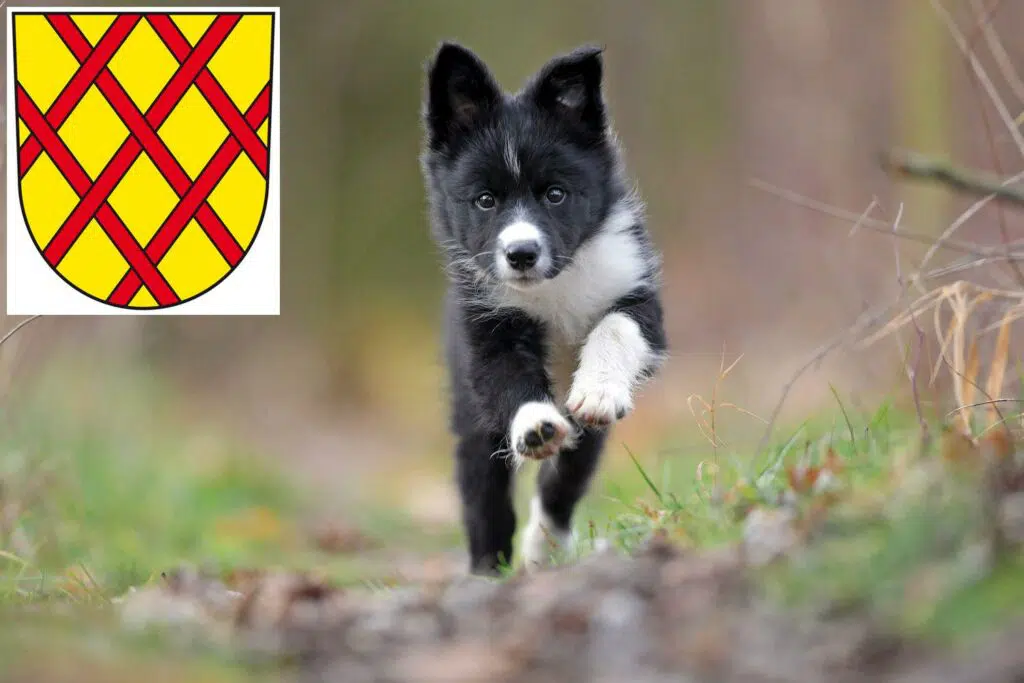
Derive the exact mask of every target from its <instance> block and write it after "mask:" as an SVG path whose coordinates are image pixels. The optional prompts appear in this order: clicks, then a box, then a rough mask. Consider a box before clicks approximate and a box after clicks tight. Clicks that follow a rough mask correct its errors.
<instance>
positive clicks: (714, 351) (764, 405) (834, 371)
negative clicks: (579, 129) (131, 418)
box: [2, 0, 1024, 520]
mask: <svg viewBox="0 0 1024 683" xmlns="http://www.w3.org/2000/svg"><path fill="white" fill-rule="evenodd" d="M9 4H11V5H19V6H21V5H30V4H32V3H26V2H11V3H9ZM73 4H74V3H73ZM151 4H152V5H155V6H160V5H161V4H164V3H158V2H152V3H151ZM183 4H184V5H190V4H195V3H182V2H175V3H174V6H182V5H183ZM945 4H946V5H947V6H948V9H949V10H950V12H951V13H952V14H953V15H954V17H955V19H956V20H957V22H958V24H959V26H960V27H961V30H962V31H963V32H964V33H965V35H966V38H967V40H968V41H971V44H972V45H975V46H981V45H983V43H982V42H981V41H982V37H981V36H982V34H981V31H980V30H979V29H978V28H977V27H978V17H980V16H983V15H986V13H987V14H988V15H989V16H991V17H992V21H993V22H995V23H996V24H997V25H998V26H1002V27H1013V26H1016V27H1019V26H1024V2H1019V1H1018V0H1006V1H1005V2H993V0H986V1H985V2H984V3H983V2H981V0H977V1H975V0H946V3H945ZM90 6H95V5H94V4H90ZM1000 34H1001V38H1002V40H1003V45H1004V47H1005V49H1006V50H1007V53H1008V54H1007V55H1006V58H1007V59H1009V60H1010V62H1011V63H1014V64H1017V65H1020V64H1021V63H1022V62H1024V32H1021V31H1009V30H1002V31H1000ZM442 39H455V40H458V41H460V42H462V43H464V44H466V45H467V46H469V47H470V48H472V49H474V50H476V51H477V52H478V53H479V54H480V55H481V56H482V58H483V59H484V60H485V61H486V62H487V63H488V64H489V65H490V66H491V68H492V69H493V71H494V72H495V74H496V76H497V77H498V79H499V81H500V82H501V83H502V84H503V85H504V86H505V87H506V88H508V89H518V87H519V86H520V85H521V84H522V82H523V81H524V80H525V79H526V78H527V77H528V76H529V75H530V74H532V73H533V72H534V71H535V70H537V69H538V68H539V67H540V66H541V65H542V64H543V63H544V62H545V61H546V60H547V59H549V58H550V57H552V56H554V55H555V54H557V53H560V52H564V51H567V50H569V49H571V48H573V47H574V46H576V45H578V44H580V43H583V42H596V43H600V44H602V45H604V46H605V48H606V52H605V60H606V85H605V88H606V97H607V100H608V102H609V106H610V109H611V112H612V115H613V117H614V122H615V126H616V128H617V131H618V133H619V135H620V137H621V139H622V141H623V142H624V144H625V146H626V152H627V161H628V163H629V167H630V172H631V174H632V176H633V177H634V178H635V179H636V181H637V182H638V184H639V186H640V188H641V191H642V194H643V196H644V198H645V199H646V201H647V203H648V208H649V216H650V228H651V230H652V232H653V234H654V237H655V239H656V241H657V243H658V244H659V245H660V246H661V247H662V249H663V250H664V255H665V285H666V291H665V303H666V307H667V316H668V329H669V336H670V342H671V351H672V358H671V361H670V363H669V364H668V366H667V367H666V370H665V372H664V373H663V374H662V376H661V377H660V378H659V379H658V380H657V381H656V382H655V383H653V384H652V385H650V386H649V388H648V389H647V390H646V391H645V393H644V394H643V396H642V399H641V401H640V404H639V407H638V410H637V412H636V413H635V414H634V415H633V416H631V417H630V418H629V419H627V420H626V421H625V422H624V423H622V424H621V425H619V427H618V428H617V437H616V441H617V442H622V443H628V444H629V446H630V448H631V449H632V450H633V451H634V452H637V453H654V452H657V451H659V449H665V448H668V447H667V446H666V445H665V444H671V443H684V442H686V441H687V438H688V437H686V436H685V435H687V434H692V433H693V432H694V429H695V422H694V417H693V415H692V413H691V410H690V407H689V405H688V401H687V399H688V397H689V396H691V395H692V394H700V395H702V396H704V397H706V398H709V397H710V395H711V393H712V391H713V390H714V386H715V378H716V376H717V375H718V372H719V368H720V364H721V362H722V358H723V349H724V357H725V362H726V365H728V364H729V363H731V362H732V361H733V360H735V359H736V358H737V357H738V356H739V355H740V354H742V356H743V357H742V360H741V361H740V362H739V364H738V365H737V366H736V368H735V369H734V370H733V371H732V372H731V373H730V375H729V376H728V378H727V380H726V381H725V382H724V383H723V384H722V386H721V387H720V388H719V392H720V393H719V400H727V401H731V402H734V403H735V404H737V405H739V406H741V407H743V408H745V409H747V410H750V411H752V412H754V413H756V414H758V415H761V416H766V415H767V414H768V413H770V412H771V410H772V408H773V406H774V405H775V404H776V402H777V401H778V400H779V396H780V394H781V392H782V391H783V388H784V387H785V385H786V384H787V382H788V381H789V379H790V378H791V377H792V376H793V374H794V372H795V371H796V370H797V369H798V368H799V367H800V366H801V365H803V364H804V363H805V362H806V361H807V359H808V358H810V357H811V355H812V354H813V353H814V351H815V349H816V348H817V347H819V346H820V345H821V344H823V343H825V342H827V341H828V340H829V339H830V338H831V337H832V336H833V335H835V334H836V333H838V332H840V331H841V330H843V329H844V328H846V327H847V326H849V325H850V324H851V323H852V322H853V321H854V320H855V319H856V317H857V316H858V315H859V314H860V313H861V312H862V311H863V310H865V309H866V308H867V307H869V306H871V305H874V304H876V303H878V302H880V301H883V300H885V298H886V297H888V296H891V295H892V294H893V293H894V292H895V291H896V290H897V288H898V284H897V269H896V267H895V260H894V252H893V240H892V238H891V237H889V236H887V235H885V234H882V233H878V232H873V231H871V230H867V229H860V230H857V231H855V232H851V227H852V223H851V221H849V220H841V219H837V218H834V217H830V216H828V215H826V214H825V213H823V212H822V211H820V210H814V209H811V208H808V207H806V206H801V205H800V203H799V202H795V201H792V199H790V200H787V199H785V198H780V197H779V196H777V195H776V194H772V193H770V192H766V191H764V189H763V186H762V189H759V188H758V187H757V186H756V185H755V184H754V183H752V181H759V182H760V183H764V184H768V185H772V186H776V187H778V188H781V189H782V190H785V191H788V192H794V193H798V194H799V195H802V196H804V197H806V198H808V199H809V200H812V201H814V202H820V203H821V204H824V205H829V206H834V207H836V208H837V209H838V210H841V211H845V212H847V213H849V214H851V215H852V216H854V217H856V216H857V215H859V214H861V213H862V212H864V211H865V210H867V209H868V208H869V206H872V205H873V209H872V216H874V217H875V218H876V219H879V220H885V221H891V220H892V219H893V218H894V217H895V216H896V214H897V213H898V211H899V209H900V206H901V203H903V212H902V219H901V221H902V226H903V228H904V229H906V230H912V231H914V232H917V233H921V234H924V235H938V234H940V233H941V232H942V230H944V229H945V227H947V226H948V225H949V223H950V221H951V220H952V219H953V218H954V217H955V216H956V215H957V214H958V213H959V212H960V211H962V210H963V209H964V207H965V206H966V205H967V203H966V202H963V201H961V200H959V199H955V198H952V197H950V195H949V194H948V193H947V192H945V191H943V190H935V189H932V188H930V187H924V186H920V185H907V184H898V183H894V182H893V181H892V180H891V178H890V177H889V176H887V175H886V174H885V173H884V171H883V170H881V168H880V166H879V163H878V155H879V154H880V153H881V152H883V151H884V150H886V149H888V148H890V147H896V146H899V147H908V148H912V149H915V150H918V151H921V152H927V153H932V154H938V155H948V156H950V157H952V158H954V159H956V160H957V161H958V162H959V163H963V164H965V165H971V166H977V167H983V168H987V169H990V170H994V171H1001V172H1006V173H1010V172H1015V171H1016V170H1017V169H1016V168H1014V167H1011V166H1010V165H1009V162H1008V161H1007V160H1008V159H1011V158H1012V156H1011V154H1012V153H1013V152H1014V151H1015V148H1014V147H1013V145H1012V142H1011V140H1010V139H1009V137H1008V136H1007V135H1006V132H1005V129H1004V128H1001V127H999V126H998V125H995V126H993V125H992V123H991V122H993V121H996V119H995V118H994V114H993V112H992V110H991V107H990V105H989V102H988V99H987V98H986V97H985V96H984V93H983V91H982V90H981V89H980V88H979V86H978V84H977V82H976V81H975V80H974V79H973V77H972V76H971V73H970V69H969V67H968V64H967V62H966V61H965V59H964V57H963V56H962V54H961V52H960V50H959V49H958V48H957V46H956V44H955V42H954V41H953V40H952V38H951V36H950V33H949V31H948V29H947V27H946V25H945V24H944V23H943V22H942V20H941V19H940V16H939V15H938V14H937V13H936V11H935V10H934V8H933V7H932V4H931V3H930V2H929V0H856V1H853V0H718V1H715V2H708V1H706V0H645V1H644V2H643V3H635V4H634V3H627V2H622V1H619V2H612V1H602V2H594V1H593V0H559V2H535V1H530V2H517V3H510V2H503V3H499V2H470V1H468V0H421V1H419V2H414V1H412V0H331V1H327V0H294V1H293V2H288V3H284V4H283V6H282V11H281V44H282V55H281V79H282V82H281V83H280V84H279V87H280V88H281V102H282V110H283V111H282V118H281V121H282V140H281V143H282V144H281V149H280V150H279V153H280V155H281V160H282V163H281V173H282V178H281V188H282V216H281V220H282V230H281V234H282V238H281V240H282V264H281V268H282V287H283V291H282V303H281V311H282V315H281V316H280V317H277V318H228V317H224V318H203V317H193V318H190V317H160V318H144V317H138V318H125V317H119V318H114V317H111V318H91V319H86V318H82V319H72V318H68V319H41V320H38V321H35V322H34V323H33V324H32V325H31V326H28V327H26V328H25V329H24V330H23V331H22V332H21V333H20V334H19V335H18V336H17V337H16V338H14V339H13V340H12V341H11V342H9V343H8V344H5V345H4V347H3V349H2V362H3V373H4V374H3V377H2V379H3V382H4V384H3V387H2V389H3V391H4V397H5V399H4V400H5V405H6V406H8V407H10V406H11V405H15V404H17V403H18V402H19V399H20V398H21V397H24V396H26V395H27V394H28V393H30V392H32V391H35V389H36V388H37V387H40V386H43V382H44V380H43V379H42V378H44V377H46V376H56V377H59V382H58V383H57V385H56V386H58V387H59V389H56V390H53V391H52V393H51V394H47V396H48V398H47V399H46V401H50V400H52V401H54V403H53V405H57V403H56V401H58V400H63V401H64V402H63V403H60V405H62V406H65V408H66V410H68V411H71V412H75V411H81V412H82V414H83V415H90V416H93V417H94V418H97V419H102V418H104V417H110V413H112V412H115V406H117V405H119V403H118V402H119V401H121V402H123V401H124V400H125V398H124V397H125V394H123V393H122V392H123V385H122V382H121V380H115V379H114V378H118V377H132V378H136V379H137V378H144V379H143V380H141V381H145V382H154V383H158V384H159V385H160V386H162V387H164V388H165V389H164V390H165V391H166V394H167V397H168V398H167V400H166V406H164V403H161V405H162V406H164V407H163V408H161V410H162V411H165V412H162V413H161V416H162V419H164V418H165V419H166V420H167V421H169V424H171V429H172V433H174V434H177V435H179V436H180V437H181V439H182V441H183V442H187V443H188V444H190V445H189V448H195V449H200V448H201V447H202V443H203V439H204V438H207V435H212V434H216V435H228V436H226V437H221V436H217V437H214V436H210V437H209V438H211V439H214V438H230V439H233V440H241V441H243V442H244V443H246V444H248V445H249V446H250V447H251V449H252V451H253V452H258V453H261V454H266V455H267V456H268V457H271V458H273V459H276V460H278V461H280V462H283V463H285V465H286V466H287V467H286V468H287V470H288V471H289V472H293V473H294V474H296V476H297V477H298V478H299V479H301V480H302V481H304V482H306V483H310V484H316V485H318V486H320V487H322V489H323V490H324V491H327V492H330V494H331V496H332V497H333V498H335V499H337V500H358V499H359V496H367V495H376V492H377V491H378V490H381V489H382V488H383V487H390V488H389V490H391V491H393V492H396V493H397V495H396V500H400V501H401V502H402V504H403V505H405V506H406V507H407V508H408V511H409V512H410V513H412V514H415V515H419V516H421V517H423V518H428V517H429V518H434V519H438V520H452V519H454V514H455V510H456V507H455V505H454V491H453V490H452V489H451V488H450V487H449V478H448V477H449V475H448V471H449V464H448V450H449V447H450V438H449V436H448V434H447V431H446V412H445V404H444V396H445V387H444V376H443V370H442V367H441V364H440V352H439V345H438V343H439V334H438V332H439V328H438V319H439V302H440V298H441V293H442V291H443V287H444V280H443V275H442V271H441V269H440V267H439V260H438V258H437V254H436V252H435V250H434V247H433V245H432V244H431V242H430V239H429V235H428V226H427V222H426V212H425V200H424V192H423V188H422V181H421V178H420V171H419V164H418V154H419V145H420V123H419V112H420V97H421V89H422V79H423V75H424V64H425V62H426V60H427V59H428V58H429V56H430V55H431V53H432V51H433V50H434V49H435V48H436V46H437V44H438V43H439V41H441V40H442ZM978 52H979V59H980V60H981V61H982V62H983V63H984V64H986V66H987V67H989V68H992V69H994V68H995V67H994V66H992V65H993V61H992V59H993V58H992V56H991V55H990V54H989V53H988V52H987V51H984V50H982V49H980V48H979V50H978ZM997 87H998V88H1000V89H1001V91H1002V89H1004V88H1006V92H1004V93H1003V94H1004V96H1005V97H1006V98H1008V99H1010V100H1012V99H1013V98H1012V93H1011V92H1010V90H1009V89H1008V88H1009V86H1004V85H1003V84H1002V83H1000V84H998V85H997ZM1018 104H1020V103H1018ZM1014 113H1016V111H1015V112H1014ZM8 125H10V121H8ZM1004 166H1005V167H1004ZM13 200H14V198H11V197H5V201H13ZM1004 220H1005V221H1006V223H1005V225H1006V227H1007V229H1008V230H1009V231H1010V233H1011V234H1014V235H1017V236H1020V235H1024V229H1022V225H1021V221H1020V219H1019V218H1017V219H1015V218H1014V216H1012V215H1007V216H1005V217H1004ZM998 223H999V217H998V215H997V211H996V209H995V208H993V207H991V206H990V207H988V208H986V209H985V210H983V211H982V212H981V213H980V214H979V215H978V216H976V217H975V219H974V220H973V221H972V223H971V225H970V226H967V227H966V228H965V229H964V232H963V233H961V234H960V237H961V238H962V239H965V240H977V241H989V242H993V241H994V240H996V239H997V235H998ZM900 248H901V250H902V254H903V256H904V258H906V259H912V258H914V257H915V256H920V254H921V253H923V251H924V247H921V246H918V245H915V244H914V243H912V242H909V241H908V242H903V243H901V245H900ZM940 260H941V259H940ZM16 322H17V320H14V319H10V318H5V319H4V320H3V325H2V326H3V328H4V329H9V328H10V327H11V326H13V325H14V324H15V323H16ZM899 361H900V350H899V348H898V347H897V345H896V344H895V343H893V342H892V341H891V340H890V341H885V342H880V343H879V344H878V345H877V346H875V347H872V348H870V349H868V350H866V351H856V352H855V351H853V350H850V349H841V350H840V351H838V352H837V353H835V354H832V355H831V356H829V358H828V359H826V360H825V362H823V363H822V364H820V366H818V367H816V369H815V370H814V371H813V372H811V373H809V374H806V375H804V376H803V377H802V378H801V379H800V381H799V382H798V383H796V384H795V385H794V386H793V389H792V392H791V394H790V396H789V399H788V401H787V403H786V408H785V410H784V412H783V416H782V419H783V421H785V420H787V419H791V418H792V417H793V416H795V415H802V414H807V413H808V412H814V411H818V410H832V409H833V408H834V407H835V403H834V401H835V399H834V397H833V394H832V390H831V388H830V385H831V386H832V387H835V388H836V390H837V391H838V392H839V393H841V394H842V395H843V396H844V397H847V398H849V400H851V401H853V402H854V404H856V403H857V402H860V403H862V404H865V405H871V401H872V400H875V398H876V397H877V396H880V395H891V394H892V392H893V391H895V390H898V389H899V388H901V387H903V386H904V385H905V384H906V380H905V376H904V375H903V373H902V372H901V371H900V369H899ZM133 381H134V380H133ZM141 410H142V412H145V410H146V408H145V405H144V406H143V407H142V408H141ZM154 410H155V408H154ZM111 419H112V418H111ZM731 419H732V418H731ZM735 422H736V425H735V428H734V429H733V430H732V431H731V434H732V436H733V438H734V442H733V443H730V446H731V447H732V448H734V449H736V450H741V449H742V444H743V443H745V442H744V439H749V443H751V444H752V443H754V441H755V440H756V438H757V437H759V436H760V434H761V432H762V431H763V428H764V426H763V424H761V423H759V422H758V421H757V420H756V419H752V418H750V417H746V416H742V415H740V416H739V417H736V418H735ZM694 443H699V441H694ZM679 447H682V446H679ZM694 447H700V446H694ZM611 450H612V452H611V453H610V454H609V458H612V459H621V458H624V457H625V452H624V450H623V449H622V448H619V447H618V446H613V447H612V449H611Z"/></svg>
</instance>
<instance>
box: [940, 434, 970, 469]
mask: <svg viewBox="0 0 1024 683" xmlns="http://www.w3.org/2000/svg"><path fill="white" fill-rule="evenodd" d="M939 444H940V449H941V453H942V458H943V459H944V460H946V461H947V462H955V463H963V462H977V459H978V447H977V446H976V445H975V444H974V441H973V440H972V439H971V438H970V437H969V436H967V435H966V434H964V433H963V432H959V431H956V430H953V429H943V430H942V437H941V438H940V440H939Z"/></svg>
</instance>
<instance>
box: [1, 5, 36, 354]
mask: <svg viewBox="0 0 1024 683" xmlns="http://www.w3.org/2000/svg"><path fill="white" fill-rule="evenodd" d="M0 7H3V5H0ZM41 317H43V316H41V315H33V316H31V317H29V318H25V319H24V320H22V321H21V322H20V323H18V324H17V325H15V326H14V327H13V328H11V331H10V332H8V333H7V334H5V335H4V336H3V338H2V339H0V346H3V345H4V344H6V343H7V340H8V339H10V338H11V337H13V336H14V335H16V334H17V333H18V330H20V329H21V328H23V327H25V325H28V324H29V323H30V322H33V321H35V320H38V319H39V318H41Z"/></svg>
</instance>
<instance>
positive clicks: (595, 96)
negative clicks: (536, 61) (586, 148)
mask: <svg viewBox="0 0 1024 683" xmlns="http://www.w3.org/2000/svg"><path fill="white" fill-rule="evenodd" d="M601 52H602V49H601V48H600V47H596V46H590V45H587V46H583V47H579V48H577V49H575V50H573V51H572V52H570V53H569V54H567V55H563V56H561V57H556V58H555V59H552V60H551V61H550V62H548V63H547V64H545V65H544V67H543V68H542V69H541V70H540V71H539V72H538V73H537V75H536V76H535V77H534V79H533V82H532V83H531V85H530V86H529V87H528V88H527V91H526V94H527V96H528V97H530V98H532V99H533V101H534V102H535V103H536V104H537V106H538V107H540V108H541V109H544V110H545V111H548V112H550V113H552V114H553V115H555V116H556V117H557V118H558V119H560V120H562V121H565V122H566V123H568V124H569V125H570V126H572V127H573V128H574V129H575V130H577V131H578V132H579V133H581V134H583V135H584V136H585V137H586V138H588V139H590V140H595V141H596V140H600V139H601V138H603V136H604V133H605V127H606V123H607V122H606V116H605V107H604V98H603V97H602V95H601V78H602V73H603V68H602V64H601Z"/></svg>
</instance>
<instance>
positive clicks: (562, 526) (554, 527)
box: [522, 428, 606, 569]
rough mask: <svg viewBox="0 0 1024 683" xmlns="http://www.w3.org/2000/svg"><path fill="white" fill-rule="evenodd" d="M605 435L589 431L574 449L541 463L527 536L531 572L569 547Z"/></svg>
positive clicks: (524, 553) (525, 546)
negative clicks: (575, 516)
mask: <svg viewBox="0 0 1024 683" xmlns="http://www.w3.org/2000/svg"><path fill="white" fill-rule="evenodd" d="M605 436H606V432H605V431H604V430H599V429H591V428H586V429H584V430H583V433H582V436H581V437H580V439H579V441H578V442H577V443H576V445H575V446H574V447H573V448H571V449H565V450H563V451H561V452H560V453H559V454H558V456H557V457H554V458H551V459H549V460H545V461H544V462H543V463H541V467H540V471H539V472H538V474H537V492H536V494H535V495H534V497H533V500H532V501H531V502H530V521H529V524H528V525H527V527H526V530H525V532H524V535H523V548H522V557H523V561H524V563H525V564H526V567H527V569H535V568H537V567H541V566H544V565H546V564H548V563H549V561H550V560H551V559H552V557H557V556H558V555H559V554H561V553H562V552H563V551H565V550H567V549H568V548H569V545H570V544H571V541H572V515H573V511H574V510H575V509H576V504H577V503H579V501H580V499H581V498H583V495H584V494H585V493H586V492H587V488H588V487H589V485H590V481H591V479H592V478H593V476H594V472H595V471H596V470H597V465H598V462H599V460H600V458H601V451H602V449H603V448H604V442H605Z"/></svg>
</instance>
